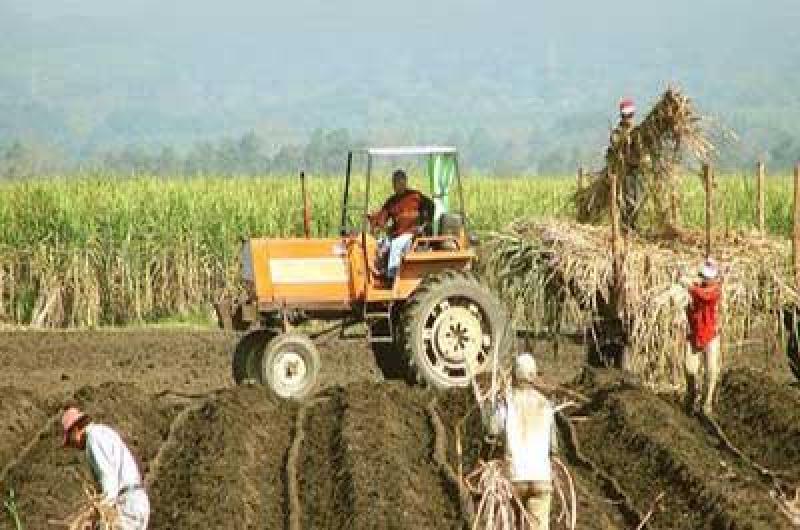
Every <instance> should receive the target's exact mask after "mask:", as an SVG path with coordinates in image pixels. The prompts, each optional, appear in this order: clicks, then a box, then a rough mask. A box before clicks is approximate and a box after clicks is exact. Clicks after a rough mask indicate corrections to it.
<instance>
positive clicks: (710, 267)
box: [700, 260, 719, 280]
mask: <svg viewBox="0 0 800 530" xmlns="http://www.w3.org/2000/svg"><path fill="white" fill-rule="evenodd" d="M718 274H719V270H718V269H717V265H716V263H714V261H713V260H706V261H705V262H704V263H703V264H702V265H701V266H700V276H701V277H702V278H704V279H706V280H713V279H715V278H716V277H717V275H718Z"/></svg>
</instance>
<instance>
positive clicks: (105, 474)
mask: <svg viewBox="0 0 800 530" xmlns="http://www.w3.org/2000/svg"><path fill="white" fill-rule="evenodd" d="M61 424H62V427H63V434H64V447H71V448H73V449H78V450H81V451H85V452H86V459H87V460H88V462H89V467H90V468H91V470H92V475H93V476H94V478H95V480H96V481H97V483H98V484H99V485H100V488H101V490H102V496H103V502H104V503H105V504H107V505H109V506H111V507H113V508H115V509H116V513H117V515H118V519H117V523H116V525H115V526H114V529H115V530H146V528H147V523H148V520H149V518H150V501H149V500H148V498H147V493H146V492H145V490H144V486H143V484H142V478H141V475H140V474H139V468H138V467H137V465H136V460H135V459H134V458H133V454H131V451H130V450H129V449H128V446H127V445H125V442H123V441H122V438H121V437H120V435H119V434H117V432H116V431H115V430H114V429H112V428H110V427H107V426H105V425H100V424H97V423H94V422H92V421H91V419H90V418H89V416H88V415H86V414H84V413H83V412H82V411H81V410H80V409H78V408H77V407H68V408H67V409H66V410H65V411H64V414H63V416H62V418H61ZM104 530H106V529H104ZM107 530H110V529H107Z"/></svg>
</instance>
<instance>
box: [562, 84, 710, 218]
mask: <svg viewBox="0 0 800 530" xmlns="http://www.w3.org/2000/svg"><path fill="white" fill-rule="evenodd" d="M705 125H706V120H705V119H704V118H702V117H701V116H700V115H699V114H698V113H697V111H696V110H695V108H694V106H693V103H692V101H691V99H689V98H688V97H687V96H685V95H684V94H682V93H681V92H680V90H679V89H677V88H674V87H670V88H668V89H667V90H666V91H665V92H664V94H663V95H662V96H661V98H660V99H659V100H658V102H657V103H656V104H655V105H654V106H653V108H652V110H651V111H650V113H649V114H648V115H647V116H646V117H645V118H644V120H643V121H642V122H641V123H640V124H639V125H637V126H636V127H634V128H633V130H632V131H631V133H630V146H628V145H614V144H613V143H612V145H609V147H608V150H607V153H606V167H604V168H603V169H602V170H600V171H598V172H596V173H594V174H592V175H591V180H590V182H589V184H588V186H586V187H583V188H579V189H578V190H576V192H575V194H574V195H573V196H572V201H573V203H574V205H575V208H576V212H577V217H578V219H579V220H580V221H583V222H596V221H599V220H601V219H603V218H604V217H605V216H607V212H608V207H609V202H610V195H611V186H610V181H609V178H608V175H609V172H613V173H614V174H615V175H617V177H619V178H623V177H625V176H627V175H628V174H629V173H631V172H632V171H635V172H636V173H637V178H639V179H641V186H642V191H643V194H644V195H643V197H642V199H643V206H642V207H643V208H645V209H649V210H650V211H651V212H653V213H655V214H656V215H657V216H658V217H657V218H658V219H662V220H669V221H671V222H674V221H676V220H677V218H678V208H679V205H680V200H681V197H680V193H679V190H680V189H681V187H680V175H679V173H678V172H676V171H675V168H677V167H678V166H679V165H680V164H681V163H683V162H684V161H685V160H687V159H693V160H695V161H698V162H710V161H711V159H712V158H713V156H714V155H715V153H716V149H715V147H714V145H713V143H712V142H711V141H710V140H709V138H708V135H709V133H708V131H707V130H706V129H707V127H706V126H705ZM632 157H633V158H635V159H636V160H631V158H632ZM634 165H636V166H638V170H637V169H634V168H633V166H634ZM620 195H622V194H620ZM620 200H623V199H622V197H620Z"/></svg>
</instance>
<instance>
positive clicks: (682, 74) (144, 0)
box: [0, 0, 800, 138]
mask: <svg viewBox="0 0 800 530" xmlns="http://www.w3.org/2000/svg"><path fill="white" fill-rule="evenodd" d="M0 35H2V37H0V104H2V103H3V98H4V97H5V98H6V99H5V100H6V101H13V97H12V98H8V97H7V96H4V91H5V94H11V95H12V96H14V97H17V98H21V97H22V96H20V94H21V93H23V91H24V90H25V89H26V87H28V86H29V87H31V88H30V90H29V93H30V95H32V96H33V99H34V100H35V101H36V102H37V104H38V105H42V106H45V107H46V108H47V112H55V113H56V114H58V116H61V115H62V114H63V116H64V117H63V119H62V118H60V117H59V118H58V119H59V120H62V121H63V122H64V123H66V125H65V127H67V128H68V129H69V131H70V132H68V133H65V136H69V135H72V134H74V133H73V132H72V131H78V132H81V133H82V134H83V133H85V131H88V130H91V129H92V128H97V130H98V131H102V132H97V133H95V134H94V136H93V137H96V138H104V136H103V135H108V134H110V133H108V132H107V130H106V129H102V128H100V127H101V126H102V127H112V126H111V125H108V124H106V125H103V123H105V122H111V123H112V124H113V127H112V129H113V130H114V131H122V130H125V128H126V127H128V126H129V125H130V122H131V121H132V120H133V118H137V117H139V116H141V117H142V120H145V119H150V118H147V116H149V115H150V114H148V113H149V112H150V111H151V110H152V115H153V116H154V117H153V118H152V120H154V121H156V122H158V123H161V122H159V120H161V119H163V118H162V117H163V116H164V115H165V114H169V115H172V117H173V118H175V119H176V120H183V121H182V122H181V124H180V126H179V125H176V124H175V123H171V124H169V125H168V126H167V125H164V126H163V128H164V129H165V130H166V129H169V128H170V127H172V128H179V129H181V130H194V129H197V130H198V131H200V130H202V131H207V130H218V129H219V128H220V126H219V125H218V124H220V123H224V124H225V127H226V128H227V130H230V131H235V130H241V129H243V128H247V127H251V126H254V124H256V123H257V122H258V120H261V121H262V122H263V121H265V120H269V121H270V122H271V123H288V124H290V126H291V127H294V126H298V127H300V128H302V129H303V130H309V129H313V128H314V127H316V126H320V127H336V126H344V127H354V128H358V127H360V126H361V124H363V123H364V122H368V121H370V120H374V119H375V117H377V119H378V120H379V121H380V123H381V124H382V125H383V126H386V127H394V126H398V124H402V123H408V122H409V121H410V119H411V118H413V117H414V116H411V115H410V114H409V113H410V112H416V111H417V109H418V111H419V112H420V113H421V114H423V113H425V114H429V115H430V114H433V113H435V112H437V111H440V114H441V115H442V116H443V117H442V120H443V121H446V120H447V119H449V118H448V117H449V116H453V117H454V118H453V120H454V121H455V120H456V119H457V120H460V123H462V124H463V123H467V122H469V120H470V119H472V120H473V122H475V123H476V124H481V122H482V120H484V119H485V117H486V116H489V117H494V118H496V120H497V121H496V123H501V124H503V123H508V124H509V128H512V127H514V126H516V125H513V124H511V121H510V120H511V118H512V117H513V116H514V115H515V114H516V113H517V109H519V108H523V107H524V105H527V104H528V102H530V101H538V105H539V107H537V110H536V112H537V113H539V114H538V115H541V116H543V114H542V113H543V112H546V111H548V110H550V109H566V110H568V111H569V112H572V113H573V114H574V115H580V114H581V113H583V114H587V113H591V114H598V113H600V112H605V113H606V114H600V117H601V119H600V123H603V124H605V120H606V116H613V113H614V108H613V107H614V103H615V98H617V97H619V96H620V95H622V94H625V93H635V94H636V95H637V96H639V97H641V98H642V99H651V98H653V97H655V96H656V95H657V94H658V91H659V90H660V89H661V88H662V87H663V85H664V84H665V83H668V82H670V81H678V82H686V83H688V84H689V86H688V88H689V89H690V91H691V93H692V94H698V95H699V97H700V98H703V99H704V102H707V103H708V104H709V105H712V104H716V103H719V102H723V101H725V104H726V105H728V106H730V105H731V104H734V105H735V104H738V102H739V101H741V102H742V103H747V104H753V103H754V102H756V103H757V102H758V101H759V99H767V97H768V96H767V95H765V94H763V93H762V92H761V89H762V84H763V83H762V81H763V80H764V79H769V81H770V83H771V84H772V86H776V85H779V84H780V78H781V76H782V75H783V72H789V71H796V70H797V68H798V67H800V0H761V1H757V0H671V1H669V2H655V1H652V0H650V1H648V0H606V1H604V2H597V1H592V0H557V1H547V2H543V1H540V0H505V1H503V0H404V1H402V2H401V1H392V2H388V1H380V0H340V1H338V2H324V1H322V0H289V1H285V2H276V1H275V0H227V1H224V2H223V1H218V0H215V1H207V0H0ZM26 61H27V62H26ZM547 68H549V69H550V70H552V71H558V74H559V75H558V76H556V77H555V78H554V79H555V80H554V81H552V83H551V85H553V86H543V83H544V82H545V81H547V80H546V79H544V78H543V76H542V75H541V72H542V70H543V69H547ZM645 70H646V71H647V74H645V75H642V74H641V72H643V71H645ZM727 72H732V73H735V74H736V75H735V77H736V79H737V82H738V88H737V90H738V92H736V94H735V95H732V94H731V93H730V91H729V90H728V87H727V86H726V84H725V77H726V76H725V74H726V73H727ZM445 74H446V75H445ZM748 76H750V77H751V79H749V80H748ZM583 79H585V80H586V85H585V86H581V85H580V82H581V80H583ZM362 80H363V81H362ZM304 83H305V84H304ZM559 83H560V84H559ZM298 87H303V88H304V89H305V87H307V88H308V90H304V89H301V90H298ZM464 87H468V88H464ZM462 88H463V91H462V90H461V89H462ZM414 91H417V92H419V95H418V97H414V98H412V97H411V96H413V94H414ZM795 92H796V91H795ZM795 92H792V91H784V93H783V95H782V96H781V97H784V98H786V97H789V96H787V94H789V95H791V94H793V93H795ZM95 94H96V95H97V97H96V98H95V97H94V96H95ZM311 94H313V99H306V96H308V98H311V97H312V96H311ZM448 96H452V97H448ZM493 98H495V99H494V100H493ZM726 98H727V100H726ZM95 100H96V101H95ZM20 101H22V100H20ZM28 103H29V102H28V101H22V102H21V103H19V104H18V105H17V104H16V103H14V105H17V107H15V108H21V109H23V110H24V109H25V108H27V107H25V105H28ZM96 103H97V104H96ZM151 103H152V106H149V105H151ZM473 104H474V105H475V108H469V106H470V105H473ZM304 106H305V107H304ZM481 106H483V107H485V108H486V109H488V110H486V111H485V113H484V114H480V112H479V111H480V109H481ZM309 107H313V109H314V111H315V112H316V114H315V115H313V116H312V115H311V114H309V113H308V112H306V110H307V108H309ZM0 110H2V109H0ZM473 110H474V111H475V112H474V113H473V112H472V111H473ZM465 111H469V112H465ZM20 112H21V114H19V116H20V117H19V121H20V122H23V123H25V122H26V121H30V118H28V117H27V115H26V114H24V112H27V111H24V112H23V111H20ZM212 112H213V113H216V118H214V120H216V121H213V122H212V121H209V122H208V124H207V125H206V126H205V128H203V127H201V126H200V125H197V124H199V123H202V122H203V119H204V118H205V117H208V116H209V115H210V114H211V113H212ZM259 112H260V113H261V115H259V114H258V113H259ZM121 113H122V114H125V113H127V114H129V116H126V117H124V119H123V118H122V117H120V114H121ZM130 114H133V116H130ZM242 116H245V118H246V119H244V118H242ZM259 116H264V118H263V119H262V118H261V117H259ZM566 118H567V119H571V118H570V117H566ZM543 119H544V118H543ZM555 119H560V117H559V116H555ZM2 120H3V118H2V117H0V132H2V129H3V127H2V126H3V123H2ZM381 120H382V121H381ZM504 120H505V121H504ZM528 121H530V120H528ZM16 123H17V122H15V124H16ZM15 124H9V125H8V126H7V127H6V130H13V128H14V127H16V125H15ZM187 124H189V125H187ZM275 126H276V127H277V126H278V125H275ZM131 127H132V126H131ZM148 130H149V129H148ZM186 134H190V132H187V133H186ZM191 134H194V133H191ZM197 134H201V133H200V132H198V133H197ZM202 134H207V133H206V132H202Z"/></svg>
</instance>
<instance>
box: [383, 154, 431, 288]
mask: <svg viewBox="0 0 800 530" xmlns="http://www.w3.org/2000/svg"><path fill="white" fill-rule="evenodd" d="M392 188H394V195H392V196H391V197H389V199H387V201H386V202H385V203H384V205H383V207H382V208H381V209H380V210H378V211H377V212H375V213H372V214H369V215H368V216H367V217H368V218H369V222H370V225H371V227H372V229H373V230H374V229H376V228H385V227H386V226H387V223H388V222H389V221H390V220H391V221H392V224H391V227H390V228H389V229H388V232H389V237H388V238H382V239H381V240H380V241H379V246H378V249H379V250H378V256H379V261H382V260H383V259H384V257H385V255H386V253H387V251H388V253H389V259H388V263H387V267H386V276H387V278H388V279H389V280H393V279H394V277H395V275H396V274H397V269H398V267H399V266H400V261H401V260H402V258H403V254H405V252H406V251H407V250H408V247H409V245H410V244H411V240H412V239H414V236H416V235H420V234H422V233H424V227H425V225H426V224H427V223H430V222H431V221H432V220H433V211H434V204H433V201H432V200H431V199H430V198H429V197H426V196H425V195H423V194H422V193H420V192H419V191H417V190H414V189H410V188H408V176H407V175H406V172H405V171H403V170H402V169H398V170H396V171H395V172H394V173H392Z"/></svg>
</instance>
